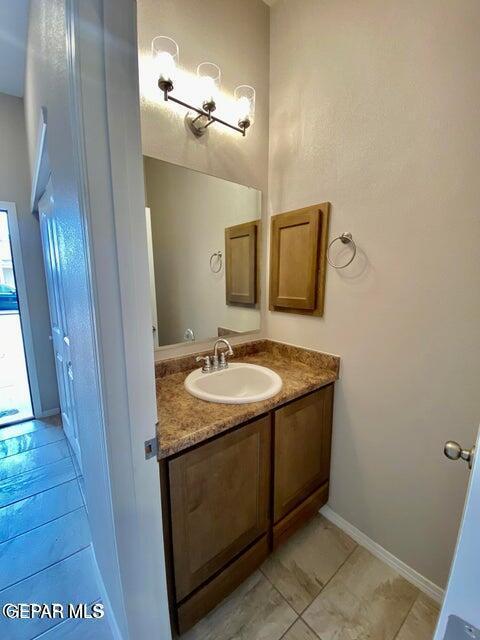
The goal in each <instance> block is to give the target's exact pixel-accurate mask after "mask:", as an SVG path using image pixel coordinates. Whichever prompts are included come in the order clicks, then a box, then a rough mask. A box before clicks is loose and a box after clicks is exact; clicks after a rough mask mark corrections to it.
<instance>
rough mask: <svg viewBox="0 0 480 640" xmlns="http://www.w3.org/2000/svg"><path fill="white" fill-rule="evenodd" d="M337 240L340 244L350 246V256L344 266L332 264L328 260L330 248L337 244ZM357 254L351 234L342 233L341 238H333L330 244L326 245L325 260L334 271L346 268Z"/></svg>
mask: <svg viewBox="0 0 480 640" xmlns="http://www.w3.org/2000/svg"><path fill="white" fill-rule="evenodd" d="M337 240H340V242H341V243H342V244H350V245H351V246H352V255H351V257H350V260H348V262H346V263H345V264H335V263H334V262H332V261H331V260H330V248H331V246H332V245H333V244H334V243H335V242H337ZM356 254H357V245H356V244H355V242H354V240H353V237H352V234H351V233H342V235H341V236H337V237H336V238H334V239H333V240H332V241H331V242H330V244H329V245H328V249H327V260H328V264H329V265H330V266H331V267H333V268H334V269H345V267H348V265H349V264H352V262H353V259H354V258H355V256H356Z"/></svg>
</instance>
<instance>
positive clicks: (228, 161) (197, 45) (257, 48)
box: [137, 0, 270, 356]
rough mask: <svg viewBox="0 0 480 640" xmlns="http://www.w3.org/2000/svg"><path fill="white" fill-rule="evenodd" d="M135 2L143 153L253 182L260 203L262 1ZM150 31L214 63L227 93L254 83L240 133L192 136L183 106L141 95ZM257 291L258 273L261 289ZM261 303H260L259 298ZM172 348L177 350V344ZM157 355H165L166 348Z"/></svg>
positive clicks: (190, 63) (192, 59)
mask: <svg viewBox="0 0 480 640" xmlns="http://www.w3.org/2000/svg"><path fill="white" fill-rule="evenodd" d="M137 5H138V12H137V21H138V40H139V57H140V60H139V65H140V92H141V124H142V149H143V153H144V154H145V155H148V156H152V157H156V158H159V159H160V160H166V161H168V162H172V163H174V164H178V165H181V166H184V167H188V168H191V169H196V170H198V171H203V172H204V173H208V174H210V175H213V176H217V177H220V178H226V179H227V180H231V181H233V182H238V183H240V184H244V185H247V186H250V187H255V188H257V189H260V190H261V191H262V192H263V209H264V210H265V209H266V194H267V179H268V99H269V11H270V9H269V7H268V6H267V5H266V4H265V3H264V2H262V0H243V2H242V3H241V12H239V3H238V2H237V1H236V0H205V1H204V2H192V0H175V2H173V1H168V2H158V1H157V0H138V1H137ZM157 35H169V36H170V37H173V38H174V39H175V40H176V41H177V43H178V45H179V48H180V62H181V65H182V66H183V67H184V68H186V69H188V70H191V71H192V72H195V70H196V67H197V65H198V64H199V63H200V62H204V61H210V62H216V63H217V64H218V65H219V66H220V67H221V70H222V87H223V89H224V90H225V91H226V92H227V93H230V94H232V93H233V90H234V88H235V86H236V85H238V84H251V85H253V86H254V87H255V89H256V113H255V124H254V125H253V126H252V128H251V129H250V130H249V131H248V133H247V136H246V137H245V138H243V137H242V136H241V135H239V134H237V133H235V132H231V131H230V130H228V129H226V128H224V127H220V126H219V127H215V130H212V131H211V132H210V135H209V136H208V139H207V137H205V138H202V139H200V140H198V139H196V138H194V137H193V135H191V133H190V132H189V131H186V129H185V123H184V114H185V111H184V110H183V109H176V108H175V106H174V105H172V103H169V104H168V105H165V104H164V103H163V102H162V101H161V100H160V101H159V102H153V101H151V100H149V99H148V98H147V97H146V95H145V94H146V93H147V92H148V91H149V90H150V89H149V88H148V87H147V88H146V90H145V91H144V90H143V88H145V73H146V72H147V71H146V62H145V61H146V60H148V57H149V56H150V49H151V42H152V39H153V38H154V37H155V36H157ZM264 255H265V250H263V251H262V256H264ZM262 260H263V258H262ZM262 271H263V272H264V271H265V270H264V269H262ZM264 290H265V280H264V278H262V283H261V291H264ZM262 306H263V307H264V308H266V303H265V300H264V299H263V305H262ZM236 341H238V340H237V339H235V340H234V342H236ZM240 341H241V340H240ZM181 349H182V350H185V349H187V348H186V347H182V348H181ZM174 353H178V349H177V348H175V349H174ZM163 355H164V356H168V355H170V354H169V353H168V351H165V352H164V354H163Z"/></svg>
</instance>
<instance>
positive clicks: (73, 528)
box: [0, 419, 113, 640]
mask: <svg viewBox="0 0 480 640" xmlns="http://www.w3.org/2000/svg"><path fill="white" fill-rule="evenodd" d="M99 601H101V590H100V586H99V581H98V576H97V568H96V563H95V559H94V555H93V551H92V545H91V536H90V529H89V525H88V518H87V513H86V510H85V505H84V502H83V499H82V494H81V491H80V487H79V479H78V477H77V473H76V472H75V467H74V464H73V461H72V457H71V453H70V449H69V447H68V444H67V441H66V439H65V436H64V434H63V430H62V428H61V426H60V425H59V423H58V420H55V419H49V420H45V421H42V420H30V421H28V422H25V423H23V424H16V425H13V426H11V427H5V428H2V429H0V638H8V639H9V640H33V638H41V639H42V640H56V639H57V638H62V639H65V640H94V639H95V640H111V639H112V638H113V635H112V632H111V630H110V626H109V622H108V614H107V616H106V617H105V618H102V619H99V620H88V619H87V620H80V619H79V620H75V619H66V620H62V619H59V618H56V619H50V618H42V619H40V618H38V617H37V618H34V619H31V620H29V619H23V620H9V619H7V618H6V617H5V616H3V615H2V614H1V608H2V607H3V604H4V603H7V602H11V603H21V602H22V603H23V602H26V603H61V604H67V603H75V604H78V603H85V604H87V605H89V604H93V603H95V602H99Z"/></svg>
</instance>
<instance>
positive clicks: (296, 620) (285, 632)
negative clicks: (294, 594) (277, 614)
mask: <svg viewBox="0 0 480 640" xmlns="http://www.w3.org/2000/svg"><path fill="white" fill-rule="evenodd" d="M280 595H281V594H280ZM282 597H283V596H282ZM284 599H285V598H284ZM287 604H288V602H287ZM295 613H297V612H296V611H295ZM299 620H300V616H299V615H297V617H296V618H295V620H294V621H293V622H292V624H291V625H290V626H289V627H288V629H285V631H284V632H283V634H282V635H281V636H280V638H279V640H283V638H285V636H286V635H287V633H288V632H289V631H290V629H291V628H292V627H293V626H294V625H295V624H297V622H298V621H299Z"/></svg>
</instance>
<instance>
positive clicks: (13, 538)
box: [0, 504, 85, 548]
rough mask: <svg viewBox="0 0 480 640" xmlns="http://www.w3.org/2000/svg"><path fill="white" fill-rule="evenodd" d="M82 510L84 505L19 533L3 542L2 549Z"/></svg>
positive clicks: (1, 542) (0, 542) (0, 544)
mask: <svg viewBox="0 0 480 640" xmlns="http://www.w3.org/2000/svg"><path fill="white" fill-rule="evenodd" d="M80 509H85V507H84V506H83V504H82V505H80V506H79V507H75V509H70V510H69V511H65V513H62V514H61V515H59V516H56V517H55V518H51V519H50V520H46V521H45V522H42V524H38V525H37V526H36V527H32V528H31V529H27V530H26V531H23V532H22V533H17V534H16V535H15V536H12V537H11V538H7V539H6V540H1V541H0V548H1V546H2V544H5V543H7V542H11V541H12V540H16V539H17V538H20V536H24V535H26V534H27V533H30V532H32V531H36V530H37V529H40V528H41V527H45V526H46V525H47V524H51V523H52V522H55V520H60V519H61V518H64V517H65V516H68V515H70V514H72V513H75V511H80ZM0 520H1V511H0Z"/></svg>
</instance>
